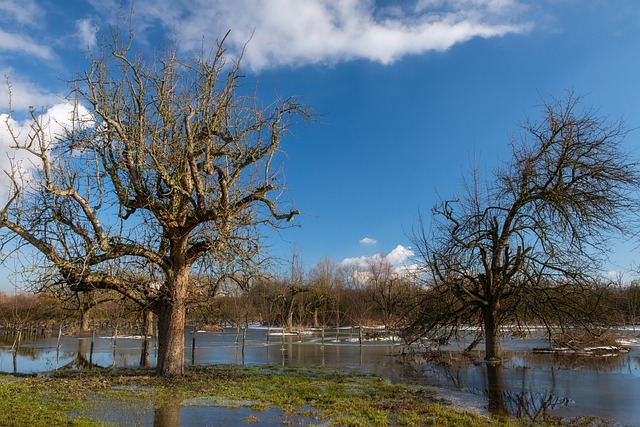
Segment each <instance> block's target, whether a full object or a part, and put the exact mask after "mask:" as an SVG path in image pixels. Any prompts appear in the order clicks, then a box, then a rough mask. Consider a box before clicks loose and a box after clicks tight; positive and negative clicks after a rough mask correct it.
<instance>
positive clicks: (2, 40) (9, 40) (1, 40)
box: [0, 30, 54, 60]
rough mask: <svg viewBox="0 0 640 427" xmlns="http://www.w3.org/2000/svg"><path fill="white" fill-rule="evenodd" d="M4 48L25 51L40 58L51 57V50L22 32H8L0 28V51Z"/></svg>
mask: <svg viewBox="0 0 640 427" xmlns="http://www.w3.org/2000/svg"><path fill="white" fill-rule="evenodd" d="M1 50H6V51H11V52H19V53H26V54H28V55H31V56H35V57H38V58H40V59H47V60H48V59H52V58H53V56H54V54H53V50H52V49H51V48H50V47H49V46H46V45H43V44H41V43H39V42H37V41H35V40H33V39H31V38H30V37H29V36H26V35H23V34H15V33H8V32H6V31H3V30H0V51H1Z"/></svg>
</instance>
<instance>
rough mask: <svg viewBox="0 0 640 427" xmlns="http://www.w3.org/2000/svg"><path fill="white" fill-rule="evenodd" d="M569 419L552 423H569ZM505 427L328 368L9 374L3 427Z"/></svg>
mask: <svg viewBox="0 0 640 427" xmlns="http://www.w3.org/2000/svg"><path fill="white" fill-rule="evenodd" d="M568 422H569V421H568V420H562V419H556V420H551V422H550V423H549V425H551V424H565V423H568ZM113 424H115V425H131V426H133V425H141V426H143V425H153V426H177V425H181V424H182V425H202V426H205V425H206V426H217V425H261V426H265V425H267V426H268V425H273V426H281V425H305V426H309V425H311V426H423V425H429V426H431V425H433V426H456V425H457V426H502V425H512V426H519V425H525V422H524V421H518V420H513V419H509V418H505V417H488V416H484V415H480V414H477V413H474V412H471V411H465V410H464V408H461V407H459V406H456V405H454V404H453V403H451V402H450V401H448V400H446V399H444V400H443V399H440V398H438V397H437V395H436V394H435V392H434V390H433V389H430V388H425V387H420V386H413V385H402V384H396V383H392V382H390V381H388V380H385V379H382V378H380V377H378V376H376V375H366V374H360V373H354V372H346V371H342V370H336V369H327V368H317V369H308V368H291V367H286V368H283V367H273V366H262V367H257V366H256V367H240V366H228V365H227V366H212V367H192V368H189V369H188V370H187V372H186V375H185V376H184V377H181V378H176V379H171V380H163V379H159V378H156V377H154V376H153V371H151V370H146V369H93V370H90V371H58V372H55V373H51V374H50V375H39V376H16V375H1V376H0V425H4V426H51V425H69V426H90V425H113ZM580 424H582V425H604V424H602V423H600V422H597V421H595V420H588V419H581V420H577V419H574V420H571V425H580Z"/></svg>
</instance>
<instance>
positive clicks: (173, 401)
mask: <svg viewBox="0 0 640 427" xmlns="http://www.w3.org/2000/svg"><path fill="white" fill-rule="evenodd" d="M181 416H182V404H181V400H180V399H179V398H178V397H177V396H176V395H175V394H172V393H168V395H167V396H166V397H164V398H163V399H160V400H158V402H157V403H156V406H155V410H154V417H153V427H175V426H179V425H180V418H181Z"/></svg>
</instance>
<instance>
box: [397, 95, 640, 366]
mask: <svg viewBox="0 0 640 427" xmlns="http://www.w3.org/2000/svg"><path fill="white" fill-rule="evenodd" d="M580 101H581V98H580V97H577V96H575V95H574V94H573V93H571V92H569V93H568V95H567V97H566V99H564V100H556V99H553V100H552V101H551V102H549V103H546V104H545V105H544V108H543V115H542V118H541V119H540V120H539V121H534V122H528V123H526V124H525V125H524V127H523V132H522V134H521V138H520V139H515V140H513V141H512V143H511V148H512V159H511V160H510V161H508V162H506V163H505V164H504V165H503V166H502V167H501V168H500V169H498V170H497V172H496V173H495V174H494V176H493V177H492V178H491V179H489V180H488V181H487V182H486V183H485V182H484V181H482V180H481V178H480V176H479V174H478V173H477V171H474V173H473V174H472V175H471V178H470V179H467V180H465V192H464V193H462V194H461V195H460V196H459V197H456V198H453V199H450V200H443V201H442V202H441V203H439V204H438V205H436V206H435V208H434V210H433V214H434V216H433V224H432V226H431V229H430V231H428V230H427V227H425V225H424V224H423V223H422V221H420V224H419V227H418V228H417V230H416V232H415V233H414V243H415V244H416V247H417V248H418V250H419V252H420V254H421V256H422V258H423V261H424V267H425V271H426V272H428V274H429V275H431V278H432V280H431V281H430V284H429V289H428V290H427V291H426V292H425V296H426V300H425V301H424V303H423V304H424V305H423V307H422V309H421V310H420V313H419V315H418V316H417V317H416V320H415V321H414V323H413V324H412V326H411V327H410V328H409V329H408V331H407V332H408V333H409V335H410V336H412V337H417V336H424V335H431V336H437V335H440V336H442V334H445V335H446V336H449V334H450V333H452V332H453V331H455V330H456V328H458V327H460V326H467V325H478V326H480V327H481V331H482V332H481V333H483V334H484V340H485V343H486V359H487V360H499V358H500V335H501V331H500V328H501V326H503V325H504V324H505V322H516V323H517V322H519V321H520V320H521V319H520V318H519V316H520V315H522V314H526V316H527V320H529V321H540V322H543V323H544V322H545V319H547V320H549V317H548V316H550V313H552V312H553V313H555V314H560V313H561V314H562V315H557V316H556V315H554V319H553V321H556V319H557V321H561V320H564V321H567V319H573V321H576V320H578V321H580V320H586V321H588V320H590V319H589V316H593V315H594V313H595V309H596V308H597V307H594V306H593V305H592V306H590V307H588V310H585V305H584V304H579V303H577V302H576V298H580V296H581V295H582V294H583V293H584V292H592V290H593V286H592V285H593V283H595V282H597V281H598V278H599V276H600V275H601V273H602V272H601V270H600V267H601V265H602V261H603V260H604V259H606V251H607V248H608V245H607V240H608V239H609V238H610V237H612V235H613V234H615V233H618V232H624V231H627V230H629V229H630V228H631V225H632V224H633V221H631V219H632V217H633V216H635V215H636V214H637V207H638V205H637V200H636V198H635V197H636V195H637V190H638V185H640V175H639V172H638V163H637V161H636V160H634V159H632V158H631V157H630V156H629V155H628V154H627V153H626V152H625V150H624V148H623V144H622V143H623V140H624V137H625V136H626V134H627V131H626V129H625V127H624V125H623V123H622V122H611V121H609V120H607V119H606V118H602V117H599V116H598V115H597V112H596V111H594V110H592V109H588V108H587V109H583V108H582V107H581V103H580ZM579 307H581V308H582V309H581V310H579V309H578V308H579ZM580 315H582V316H580ZM591 320H593V317H592V318H591Z"/></svg>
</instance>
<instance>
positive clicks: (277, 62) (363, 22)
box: [134, 0, 529, 70]
mask: <svg viewBox="0 0 640 427" xmlns="http://www.w3.org/2000/svg"><path fill="white" fill-rule="evenodd" d="M399 4H400V5H401V6H394V7H389V6H380V5H378V4H377V3H376V2H375V1H373V0H340V1H339V2H338V1H333V0H305V1H299V0H236V1H233V2H226V1H215V2H211V1H204V0H199V1H193V0H138V1H136V3H135V10H136V11H135V16H134V17H135V19H138V20H139V21H138V22H137V24H136V26H137V28H143V27H145V26H148V25H153V24H155V23H157V22H159V23H160V24H161V25H162V26H163V27H164V28H165V29H166V30H168V31H171V32H172V33H175V35H176V37H177V38H178V41H179V43H180V46H181V47H183V48H186V49H198V48H200V46H202V43H203V41H204V42H205V43H208V42H211V41H212V40H211V39H213V38H215V37H217V36H219V35H221V34H224V33H225V32H226V31H227V30H231V31H232V32H231V35H230V38H229V40H228V41H229V45H228V47H230V48H231V49H233V50H235V52H236V53H238V51H240V50H241V49H243V48H244V64H245V66H248V67H249V68H252V69H254V70H260V69H265V68H273V67H278V66H297V65H304V64H315V63H328V64H335V63H338V62H341V61H348V60H354V59H367V60H370V61H375V62H380V63H383V64H389V63H392V62H394V61H396V60H398V59H400V58H402V57H403V56H406V55H412V54H420V53H424V52H428V51H444V50H447V49H449V48H450V47H452V46H454V45H456V44H458V43H463V42H465V41H468V40H470V39H472V38H475V37H485V38H489V37H499V36H504V35H506V34H510V33H521V32H524V31H526V30H527V29H528V28H529V24H528V23H526V22H525V21H524V18H523V16H524V14H523V11H524V7H523V6H521V5H520V3H519V2H518V1H517V0H449V1H445V0H442V1H435V0H419V1H413V2H405V3H399ZM247 41H249V43H248V44H247Z"/></svg>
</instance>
